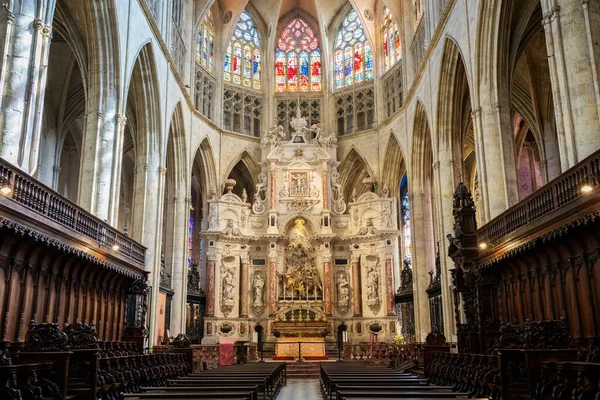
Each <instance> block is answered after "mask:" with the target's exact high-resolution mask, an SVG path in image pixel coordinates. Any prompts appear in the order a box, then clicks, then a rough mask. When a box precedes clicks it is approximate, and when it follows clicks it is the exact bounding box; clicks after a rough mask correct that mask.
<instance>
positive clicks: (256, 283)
mask: <svg viewBox="0 0 600 400" xmlns="http://www.w3.org/2000/svg"><path fill="white" fill-rule="evenodd" d="M264 287H265V279H264V277H263V276H262V274H259V273H257V274H254V280H253V281H252V301H253V303H252V304H253V307H255V308H261V307H263V306H264V303H263V290H264Z"/></svg>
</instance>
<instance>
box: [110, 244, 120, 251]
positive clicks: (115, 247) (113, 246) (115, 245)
mask: <svg viewBox="0 0 600 400" xmlns="http://www.w3.org/2000/svg"><path fill="white" fill-rule="evenodd" d="M112 249H113V250H114V251H119V249H120V247H119V245H118V244H113V245H112Z"/></svg>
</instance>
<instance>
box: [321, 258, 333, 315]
mask: <svg viewBox="0 0 600 400" xmlns="http://www.w3.org/2000/svg"><path fill="white" fill-rule="evenodd" d="M331 279H332V276H331V253H330V252H329V251H327V253H326V254H324V255H323V303H324V308H325V310H324V311H325V314H326V315H331Z"/></svg>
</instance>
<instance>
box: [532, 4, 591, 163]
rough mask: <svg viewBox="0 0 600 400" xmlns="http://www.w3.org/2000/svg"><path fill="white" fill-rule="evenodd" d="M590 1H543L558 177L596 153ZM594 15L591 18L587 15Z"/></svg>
mask: <svg viewBox="0 0 600 400" xmlns="http://www.w3.org/2000/svg"><path fill="white" fill-rule="evenodd" d="M588 6H589V0H583V1H572V0H546V1H542V10H543V12H544V19H543V24H544V31H545V32H546V47H547V50H548V59H549V67H550V76H551V82H552V92H553V97H554V106H555V107H554V109H555V116H556V126H557V136H558V138H559V150H560V154H561V166H562V169H563V171H565V170H566V169H567V168H570V167H572V166H573V165H574V164H576V163H577V162H579V161H581V160H582V159H584V158H585V157H587V156H588V155H590V154H591V153H592V152H594V151H595V150H596V149H597V148H598V147H600V121H599V113H600V89H599V82H598V71H597V68H598V66H597V65H596V62H597V60H596V56H595V52H597V50H598V49H597V47H598V45H597V42H598V41H599V39H600V38H599V37H598V33H597V32H595V29H594V31H593V30H592V27H593V26H594V25H597V23H598V21H597V17H596V18H595V19H596V20H595V21H591V20H590V13H589V10H588ZM592 14H595V13H592Z"/></svg>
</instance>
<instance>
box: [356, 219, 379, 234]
mask: <svg viewBox="0 0 600 400" xmlns="http://www.w3.org/2000/svg"><path fill="white" fill-rule="evenodd" d="M375 232H377V230H376V229H375V226H374V225H373V218H368V219H367V224H366V225H365V226H363V227H362V228H360V230H359V231H358V234H359V235H360V236H365V235H374V234H375Z"/></svg>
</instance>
